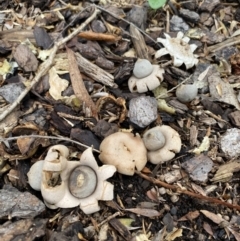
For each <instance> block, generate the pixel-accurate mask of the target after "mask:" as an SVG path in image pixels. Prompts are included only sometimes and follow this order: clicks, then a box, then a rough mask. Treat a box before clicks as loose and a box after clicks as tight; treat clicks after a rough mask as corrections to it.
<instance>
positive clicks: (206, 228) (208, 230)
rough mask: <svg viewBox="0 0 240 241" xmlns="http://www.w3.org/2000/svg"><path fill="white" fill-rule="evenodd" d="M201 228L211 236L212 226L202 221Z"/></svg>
mask: <svg viewBox="0 0 240 241" xmlns="http://www.w3.org/2000/svg"><path fill="white" fill-rule="evenodd" d="M203 228H204V229H205V231H206V232H207V233H209V234H210V235H211V236H213V231H212V228H211V226H210V225H209V223H206V222H204V223H203Z"/></svg>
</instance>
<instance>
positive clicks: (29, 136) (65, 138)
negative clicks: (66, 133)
mask: <svg viewBox="0 0 240 241" xmlns="http://www.w3.org/2000/svg"><path fill="white" fill-rule="evenodd" d="M20 138H42V139H52V140H59V141H68V142H72V143H74V144H77V145H79V146H82V147H85V148H89V147H90V146H87V145H85V144H82V143H81V142H78V141H74V140H72V139H70V138H67V137H57V136H41V135H22V136H14V137H7V138H0V142H1V141H3V142H4V141H13V140H18V139H20ZM92 150H93V151H95V152H97V153H100V151H99V150H97V149H94V148H92Z"/></svg>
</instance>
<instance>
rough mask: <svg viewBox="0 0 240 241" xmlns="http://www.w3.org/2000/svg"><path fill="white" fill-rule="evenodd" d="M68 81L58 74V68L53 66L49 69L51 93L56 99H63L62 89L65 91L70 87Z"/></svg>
mask: <svg viewBox="0 0 240 241" xmlns="http://www.w3.org/2000/svg"><path fill="white" fill-rule="evenodd" d="M68 84H69V83H68V81H67V80H65V79H62V78H60V77H59V76H58V74H57V72H56V69H55V68H54V67H52V68H51V69H50V70H49V85H50V89H49V93H50V95H51V96H52V97H53V98H54V99H55V100H59V99H62V98H63V96H62V91H64V90H65V89H66V88H67V87H68Z"/></svg>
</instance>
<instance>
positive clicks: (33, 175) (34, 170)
mask: <svg viewBox="0 0 240 241" xmlns="http://www.w3.org/2000/svg"><path fill="white" fill-rule="evenodd" d="M43 163H44V161H37V162H35V163H34V164H33V165H32V166H31V168H30V170H29V172H28V173H27V176H28V183H29V185H30V186H31V187H32V188H33V189H34V190H36V191H40V190H41V182H42V168H43Z"/></svg>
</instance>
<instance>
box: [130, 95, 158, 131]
mask: <svg viewBox="0 0 240 241" xmlns="http://www.w3.org/2000/svg"><path fill="white" fill-rule="evenodd" d="M128 117H129V118H130V121H131V122H133V123H134V124H136V125H137V126H139V127H141V128H144V127H146V126H148V125H150V124H151V123H152V122H153V121H155V120H156V119H157V100H156V99H155V98H153V97H150V96H140V97H136V98H133V99H131V100H130V102H129V113H128Z"/></svg>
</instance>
